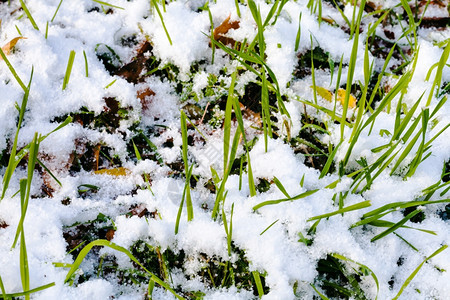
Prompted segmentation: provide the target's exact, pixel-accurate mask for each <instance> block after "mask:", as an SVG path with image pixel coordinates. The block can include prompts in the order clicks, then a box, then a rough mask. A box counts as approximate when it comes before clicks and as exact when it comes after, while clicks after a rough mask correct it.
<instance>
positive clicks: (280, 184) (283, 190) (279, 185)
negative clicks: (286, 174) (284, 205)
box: [273, 176, 291, 198]
mask: <svg viewBox="0 0 450 300" xmlns="http://www.w3.org/2000/svg"><path fill="white" fill-rule="evenodd" d="M273 182H275V185H276V186H277V188H278V189H279V190H280V191H281V192H282V193H283V195H285V196H286V198H291V196H289V194H288V192H287V191H286V189H285V188H284V186H283V184H282V183H281V181H280V180H278V178H277V177H276V176H274V177H273Z"/></svg>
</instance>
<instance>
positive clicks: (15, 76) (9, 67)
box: [0, 47, 33, 93]
mask: <svg viewBox="0 0 450 300" xmlns="http://www.w3.org/2000/svg"><path fill="white" fill-rule="evenodd" d="M0 56H1V57H2V59H3V61H4V62H5V63H6V65H7V66H8V69H9V71H10V72H11V74H12V75H13V76H14V78H15V79H16V81H17V83H18V84H19V85H20V86H21V87H22V89H23V91H24V92H25V93H27V87H26V86H25V84H24V83H23V81H22V79H20V77H19V75H17V72H16V70H15V69H14V67H13V66H12V65H11V63H10V62H9V60H8V58H7V57H6V54H5V52H3V49H2V47H0ZM31 73H32V74H33V71H31Z"/></svg>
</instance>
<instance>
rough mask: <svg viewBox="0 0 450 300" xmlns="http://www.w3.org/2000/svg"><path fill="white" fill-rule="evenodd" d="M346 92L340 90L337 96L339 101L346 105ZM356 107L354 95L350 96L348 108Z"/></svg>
mask: <svg viewBox="0 0 450 300" xmlns="http://www.w3.org/2000/svg"><path fill="white" fill-rule="evenodd" d="M345 95H346V92H345V90H344V89H339V90H338V94H337V99H338V100H339V101H340V102H341V104H342V105H344V101H345ZM355 106H356V98H355V96H353V95H352V94H350V98H349V99H348V107H350V108H354V107H355Z"/></svg>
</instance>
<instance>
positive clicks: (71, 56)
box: [62, 50, 75, 91]
mask: <svg viewBox="0 0 450 300" xmlns="http://www.w3.org/2000/svg"><path fill="white" fill-rule="evenodd" d="M74 60H75V51H74V50H72V51H70V54H69V61H68V62H67V68H66V74H65V75H64V81H63V85H62V90H63V91H64V90H65V89H66V87H67V85H68V84H69V79H70V73H72V66H73V62H74Z"/></svg>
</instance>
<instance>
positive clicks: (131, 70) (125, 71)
mask: <svg viewBox="0 0 450 300" xmlns="http://www.w3.org/2000/svg"><path fill="white" fill-rule="evenodd" d="M151 50H152V45H150V43H149V42H147V41H145V42H144V43H143V44H142V45H140V47H139V49H138V50H137V53H136V56H135V57H134V58H133V60H132V61H131V62H130V63H128V64H126V65H124V66H122V67H121V68H120V69H118V70H117V71H116V72H115V75H117V76H120V77H122V78H124V79H125V80H126V81H128V82H132V83H138V82H140V81H142V80H143V78H141V75H142V74H141V73H142V71H143V70H144V69H145V68H146V62H147V61H148V57H146V55H145V53H146V52H149V51H150V52H151Z"/></svg>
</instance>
